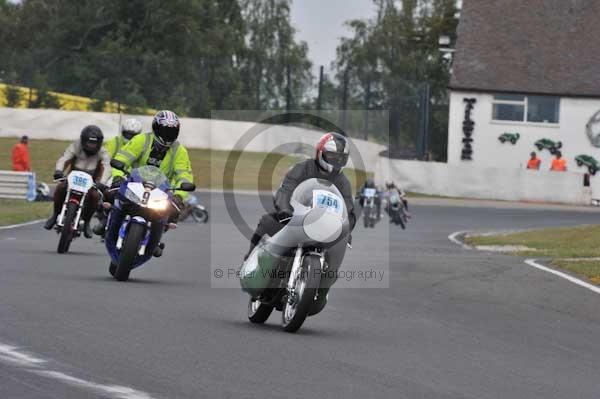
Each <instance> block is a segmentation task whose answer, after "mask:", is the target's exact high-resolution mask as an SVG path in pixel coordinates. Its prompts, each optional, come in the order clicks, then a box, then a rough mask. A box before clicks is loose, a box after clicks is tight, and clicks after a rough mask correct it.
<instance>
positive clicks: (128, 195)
mask: <svg viewBox="0 0 600 399" xmlns="http://www.w3.org/2000/svg"><path fill="white" fill-rule="evenodd" d="M125 198H127V199H128V200H129V201H131V202H133V203H135V204H139V203H141V202H142V200H141V199H140V197H138V196H137V194H136V193H134V192H133V191H132V190H130V189H129V188H127V190H125Z"/></svg>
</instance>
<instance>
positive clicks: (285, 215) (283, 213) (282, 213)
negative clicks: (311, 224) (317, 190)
mask: <svg viewBox="0 0 600 399" xmlns="http://www.w3.org/2000/svg"><path fill="white" fill-rule="evenodd" d="M293 215H294V210H293V209H291V208H284V209H280V210H279V212H277V220H279V221H280V222H281V221H285V220H286V219H289V218H291V217H292V216H293Z"/></svg>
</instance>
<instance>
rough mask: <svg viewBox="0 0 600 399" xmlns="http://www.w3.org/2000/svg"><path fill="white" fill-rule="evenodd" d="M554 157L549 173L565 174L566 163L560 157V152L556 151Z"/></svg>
mask: <svg viewBox="0 0 600 399" xmlns="http://www.w3.org/2000/svg"><path fill="white" fill-rule="evenodd" d="M554 155H556V157H555V158H554V159H553V160H552V167H551V168H550V170H551V171H554V172H566V171H567V161H565V159H564V158H563V157H562V153H561V152H560V151H556V154H554Z"/></svg>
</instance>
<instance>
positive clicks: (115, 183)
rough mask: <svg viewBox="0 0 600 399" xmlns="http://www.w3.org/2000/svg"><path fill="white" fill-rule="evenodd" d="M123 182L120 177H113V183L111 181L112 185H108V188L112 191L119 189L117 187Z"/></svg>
mask: <svg viewBox="0 0 600 399" xmlns="http://www.w3.org/2000/svg"><path fill="white" fill-rule="evenodd" d="M124 180H125V179H123V178H122V177H120V176H115V177H113V181H112V184H111V185H110V188H111V189H114V188H119V187H121V183H123V181H124Z"/></svg>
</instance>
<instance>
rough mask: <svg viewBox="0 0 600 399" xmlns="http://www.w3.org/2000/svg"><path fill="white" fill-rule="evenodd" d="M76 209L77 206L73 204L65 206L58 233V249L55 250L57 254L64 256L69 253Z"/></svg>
mask: <svg viewBox="0 0 600 399" xmlns="http://www.w3.org/2000/svg"><path fill="white" fill-rule="evenodd" d="M77 209H78V206H77V204H75V203H73V202H69V203H68V204H67V210H66V211H65V216H64V219H63V227H62V231H61V232H60V238H59V240H58V247H57V248H56V252H58V253H59V254H64V253H65V252H68V251H69V247H70V246H71V241H72V240H73V221H74V220H75V216H77Z"/></svg>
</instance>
